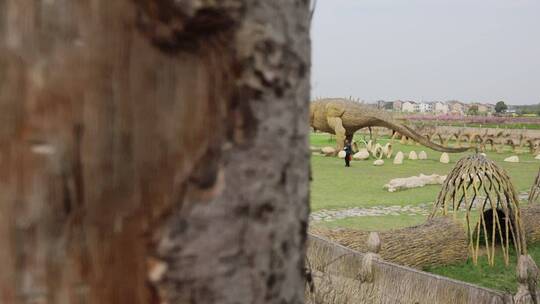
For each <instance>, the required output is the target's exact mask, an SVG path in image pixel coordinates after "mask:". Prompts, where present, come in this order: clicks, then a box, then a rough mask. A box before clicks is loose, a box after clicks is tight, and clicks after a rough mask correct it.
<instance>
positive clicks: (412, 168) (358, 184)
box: [311, 133, 540, 291]
mask: <svg viewBox="0 0 540 304" xmlns="http://www.w3.org/2000/svg"><path fill="white" fill-rule="evenodd" d="M360 138H362V136H357V137H355V139H357V140H359V139H360ZM388 141H389V139H388V138H382V139H379V142H380V143H381V144H384V143H386V142H388ZM311 145H312V146H316V147H323V146H332V147H333V146H334V145H335V141H334V140H333V138H332V136H330V135H328V134H323V133H312V134H311ZM361 148H362V147H361ZM393 150H394V155H395V153H396V152H397V151H402V152H403V153H404V154H405V155H407V154H408V152H409V151H411V150H415V151H417V152H419V151H421V150H425V151H426V152H427V154H428V160H416V161H410V160H404V163H403V164H402V165H394V164H392V159H389V160H386V159H385V164H384V165H383V166H381V167H376V166H373V161H374V159H373V158H372V159H370V160H366V161H354V162H352V165H351V166H352V167H351V168H345V167H344V161H343V160H342V159H338V158H335V157H324V156H320V155H313V156H312V158H311V166H312V176H313V181H312V182H311V209H312V211H313V212H317V211H319V212H320V211H322V210H336V209H337V210H339V209H348V208H354V207H360V208H369V207H373V206H395V205H399V206H405V205H410V206H418V205H421V204H426V203H430V202H433V201H434V200H435V198H436V196H437V193H438V192H439V190H440V188H441V186H440V185H435V186H426V187H423V188H416V189H409V190H405V191H398V192H393V193H390V192H388V191H387V190H385V189H383V185H384V184H386V183H387V182H388V181H390V179H393V178H397V177H408V176H413V175H418V174H420V173H423V174H433V173H437V174H447V173H448V172H450V170H451V169H452V168H453V166H454V165H455V163H456V162H457V160H459V158H461V157H463V156H465V155H466V154H467V153H460V154H450V159H451V163H450V164H441V163H440V162H439V157H440V155H441V153H440V152H436V151H433V150H431V149H428V148H426V147H423V146H416V145H405V146H403V145H400V144H399V141H397V140H395V141H393ZM468 153H472V152H468ZM487 155H488V157H489V158H490V159H492V160H495V161H496V162H497V164H498V165H500V166H501V167H503V168H504V169H505V170H506V171H507V172H508V174H509V176H510V177H511V179H512V181H513V183H514V186H515V187H516V190H517V191H518V192H521V191H528V190H529V188H530V186H531V185H532V183H533V181H534V178H535V176H536V174H537V172H538V168H539V166H540V160H535V159H534V157H533V155H531V154H528V153H524V154H519V157H520V161H521V162H520V163H507V162H503V159H504V158H506V157H508V156H510V155H513V153H512V152H511V151H506V152H505V153H502V154H497V153H495V152H488V153H487ZM428 207H429V205H428ZM460 217H461V215H460ZM425 220H426V216H423V215H419V214H416V215H410V214H402V213H397V214H395V215H383V216H363V217H348V218H342V219H337V220H330V221H317V222H312V225H324V226H327V227H332V228H334V227H349V228H356V229H362V230H368V231H381V230H388V229H395V228H402V227H406V226H412V225H416V224H419V223H422V222H424V221H425ZM529 253H530V254H531V255H532V256H533V258H534V259H535V260H536V261H537V263H538V264H540V244H538V245H536V246H533V247H530V248H529ZM427 270H428V271H430V272H433V273H437V274H441V275H444V276H448V277H451V278H455V279H458V280H463V281H467V282H471V283H475V284H479V285H482V286H486V287H490V288H494V289H499V290H509V291H515V289H516V280H515V257H513V260H512V265H510V266H509V267H505V266H504V263H503V262H502V261H500V260H499V261H497V262H496V266H495V267H489V266H488V265H487V261H485V259H483V258H482V259H480V264H479V265H478V266H473V265H472V263H471V262H467V263H464V264H460V265H450V266H445V267H438V268H432V269H427Z"/></svg>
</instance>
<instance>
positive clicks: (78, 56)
mask: <svg viewBox="0 0 540 304" xmlns="http://www.w3.org/2000/svg"><path fill="white" fill-rule="evenodd" d="M216 3H219V4H216ZM308 5H309V1H305V0H295V1H285V0H279V1H254V0H222V1H203V0H180V1H178V0H175V1H173V0H114V1H113V0H77V1H73V0H43V1H30V0H2V1H0V269H1V271H0V303H133V304H138V303H217V302H219V303H301V302H303V295H304V290H303V289H304V281H303V270H302V269H303V265H304V259H303V256H304V250H305V239H306V227H307V215H308V160H309V154H308V144H307V135H308V131H309V130H308V123H307V119H308V99H309V70H310V59H309V58H310V47H309V46H310V42H309V12H308Z"/></svg>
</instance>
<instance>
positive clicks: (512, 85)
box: [311, 0, 540, 104]
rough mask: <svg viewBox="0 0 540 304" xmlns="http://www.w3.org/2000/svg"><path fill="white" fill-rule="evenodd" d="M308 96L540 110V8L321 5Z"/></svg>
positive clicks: (338, 1)
mask: <svg viewBox="0 0 540 304" xmlns="http://www.w3.org/2000/svg"><path fill="white" fill-rule="evenodd" d="M311 35H312V40H313V66H312V86H313V87H312V96H313V97H316V96H318V97H345V96H353V97H358V98H360V99H363V100H366V101H376V100H378V99H385V100H395V99H413V100H418V101H420V100H426V101H430V100H449V99H458V100H461V101H465V102H471V101H479V102H492V103H494V102H496V101H498V100H505V101H506V102H507V103H508V104H534V103H540V0H318V1H317V9H316V12H315V16H314V19H313V27H312V33H311Z"/></svg>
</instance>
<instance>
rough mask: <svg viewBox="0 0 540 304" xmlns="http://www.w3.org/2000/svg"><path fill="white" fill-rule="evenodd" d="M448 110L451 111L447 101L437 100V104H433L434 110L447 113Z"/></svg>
mask: <svg viewBox="0 0 540 304" xmlns="http://www.w3.org/2000/svg"><path fill="white" fill-rule="evenodd" d="M448 111H449V109H448V104H446V103H445V102H441V101H436V102H435V105H434V106H433V112H435V113H441V114H446V113H448Z"/></svg>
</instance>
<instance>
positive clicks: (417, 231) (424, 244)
mask: <svg viewBox="0 0 540 304" xmlns="http://www.w3.org/2000/svg"><path fill="white" fill-rule="evenodd" d="M310 232H311V233H313V234H315V235H319V236H322V237H324V238H327V239H329V240H332V241H334V242H336V243H338V244H341V245H343V246H346V247H348V248H351V249H353V250H357V251H360V252H367V251H368V247H367V244H366V241H367V239H368V235H369V232H366V231H361V230H354V229H342V228H340V229H333V230H330V229H325V228H312V229H311V231H310ZM379 236H380V239H381V244H382V248H381V251H380V252H379V254H380V255H381V257H382V258H383V259H384V260H385V261H390V262H393V263H397V264H401V265H405V266H410V267H415V268H422V267H425V266H436V265H447V264H452V263H457V262H461V261H465V260H466V259H467V234H466V233H465V230H464V229H463V226H462V225H461V224H460V223H458V222H457V221H454V220H453V219H451V218H446V217H438V218H435V219H432V220H430V221H428V222H426V223H424V224H422V225H418V226H414V227H407V228H403V229H396V230H390V231H384V232H380V233H379Z"/></svg>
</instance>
